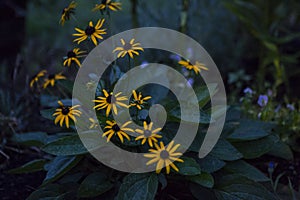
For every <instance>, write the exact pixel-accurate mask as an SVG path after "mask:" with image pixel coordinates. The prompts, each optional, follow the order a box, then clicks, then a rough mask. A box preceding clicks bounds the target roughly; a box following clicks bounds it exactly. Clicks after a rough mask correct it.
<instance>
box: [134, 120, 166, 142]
mask: <svg viewBox="0 0 300 200" xmlns="http://www.w3.org/2000/svg"><path fill="white" fill-rule="evenodd" d="M152 126H153V122H150V124H149V125H147V122H145V121H144V130H141V129H135V132H137V133H139V134H141V135H140V136H138V137H136V138H135V140H142V144H145V142H146V141H147V140H148V144H149V146H150V147H153V143H157V139H156V138H162V136H161V135H158V134H157V133H158V132H159V131H160V130H161V128H156V129H154V130H152Z"/></svg>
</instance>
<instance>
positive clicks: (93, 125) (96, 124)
mask: <svg viewBox="0 0 300 200" xmlns="http://www.w3.org/2000/svg"><path fill="white" fill-rule="evenodd" d="M89 121H90V122H91V125H90V127H89V129H93V128H96V127H97V126H98V122H97V121H96V120H95V119H93V118H91V117H90V118H89Z"/></svg>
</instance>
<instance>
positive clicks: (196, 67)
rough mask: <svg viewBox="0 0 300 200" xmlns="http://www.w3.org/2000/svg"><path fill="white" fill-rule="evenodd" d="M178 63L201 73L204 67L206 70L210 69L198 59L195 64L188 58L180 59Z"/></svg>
mask: <svg viewBox="0 0 300 200" xmlns="http://www.w3.org/2000/svg"><path fill="white" fill-rule="evenodd" d="M178 64H180V65H182V66H184V67H185V68H187V69H188V70H194V72H195V73H196V74H198V73H200V72H201V70H202V69H203V70H206V71H207V70H208V68H207V67H205V66H204V64H202V63H200V62H198V61H196V62H195V64H192V63H191V62H190V61H189V60H187V61H185V60H180V61H179V62H178Z"/></svg>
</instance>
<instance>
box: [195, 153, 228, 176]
mask: <svg viewBox="0 0 300 200" xmlns="http://www.w3.org/2000/svg"><path fill="white" fill-rule="evenodd" d="M198 163H199V164H200V167H201V170H202V171H205V172H207V173H212V172H215V171H218V170H219V169H221V168H222V167H224V166H225V164H226V163H225V162H224V161H222V160H220V159H218V158H216V157H215V156H213V155H211V154H208V155H207V156H205V157H204V158H202V159H200V160H198Z"/></svg>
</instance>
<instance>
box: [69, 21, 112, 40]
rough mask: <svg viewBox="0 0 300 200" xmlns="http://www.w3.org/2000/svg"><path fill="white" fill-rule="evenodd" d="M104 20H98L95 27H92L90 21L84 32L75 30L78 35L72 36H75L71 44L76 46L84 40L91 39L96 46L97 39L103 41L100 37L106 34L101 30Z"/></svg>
mask: <svg viewBox="0 0 300 200" xmlns="http://www.w3.org/2000/svg"><path fill="white" fill-rule="evenodd" d="M104 21H105V20H104V19H101V20H100V19H99V20H98V22H97V24H96V26H94V25H93V22H92V21H90V22H89V25H88V26H87V27H86V29H85V30H81V29H79V28H75V30H76V31H77V32H78V33H74V34H73V36H77V37H78V38H76V39H75V40H73V42H77V43H78V44H79V43H80V42H82V41H84V40H86V39H88V38H89V39H91V40H92V41H93V43H94V44H95V45H97V44H98V40H97V38H98V39H103V37H102V35H104V34H106V32H105V30H106V29H101V27H102V26H103V23H104Z"/></svg>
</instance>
